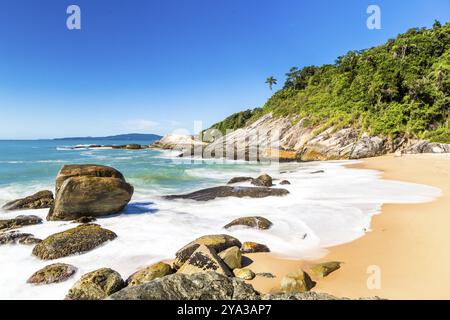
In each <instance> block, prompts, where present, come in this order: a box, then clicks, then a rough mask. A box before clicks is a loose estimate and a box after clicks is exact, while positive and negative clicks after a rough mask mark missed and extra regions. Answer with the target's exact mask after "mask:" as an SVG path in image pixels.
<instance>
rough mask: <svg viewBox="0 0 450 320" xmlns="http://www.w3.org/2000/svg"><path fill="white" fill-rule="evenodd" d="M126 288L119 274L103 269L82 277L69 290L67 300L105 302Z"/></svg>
mask: <svg viewBox="0 0 450 320" xmlns="http://www.w3.org/2000/svg"><path fill="white" fill-rule="evenodd" d="M124 287H125V282H124V281H123V280H122V277H121V276H120V274H119V273H118V272H116V271H114V270H112V269H109V268H102V269H98V270H95V271H92V272H89V273H87V274H85V275H84V276H82V277H81V279H80V280H78V281H77V282H76V283H75V284H74V286H73V287H72V288H71V289H70V290H69V293H68V294H67V296H66V300H103V299H105V298H106V297H108V296H109V295H111V294H113V293H115V292H117V291H119V290H121V289H122V288H124Z"/></svg>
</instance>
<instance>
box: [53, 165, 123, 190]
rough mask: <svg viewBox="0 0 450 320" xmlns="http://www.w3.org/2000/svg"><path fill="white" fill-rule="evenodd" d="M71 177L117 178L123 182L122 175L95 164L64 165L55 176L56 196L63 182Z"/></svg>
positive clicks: (114, 170) (112, 169)
mask: <svg viewBox="0 0 450 320" xmlns="http://www.w3.org/2000/svg"><path fill="white" fill-rule="evenodd" d="M72 177H98V178H117V179H120V180H123V181H125V178H124V177H123V175H122V173H120V172H119V171H118V170H116V169H114V168H112V167H107V166H101V165H95V164H80V165H65V166H63V167H62V168H61V170H60V171H59V173H58V175H57V176H56V195H57V194H58V192H59V189H61V186H62V184H63V183H64V181H66V180H67V179H69V178H72Z"/></svg>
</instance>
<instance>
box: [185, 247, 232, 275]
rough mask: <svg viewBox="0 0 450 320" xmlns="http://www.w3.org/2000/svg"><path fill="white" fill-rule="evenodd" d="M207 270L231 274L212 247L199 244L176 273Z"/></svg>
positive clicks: (192, 272)
mask: <svg viewBox="0 0 450 320" xmlns="http://www.w3.org/2000/svg"><path fill="white" fill-rule="evenodd" d="M208 271H214V272H217V273H220V274H223V275H224V276H231V275H232V273H231V271H230V269H229V268H228V266H227V265H226V264H225V263H224V262H223V261H222V259H221V258H220V257H219V256H218V255H217V253H216V252H215V251H214V249H211V248H208V247H207V246H205V245H203V244H201V245H200V246H199V247H198V248H197V250H195V251H194V253H193V254H192V255H191V256H190V257H189V259H188V260H187V261H186V262H185V263H184V264H183V265H182V266H181V268H180V269H179V270H178V271H177V273H183V274H194V273H199V272H208Z"/></svg>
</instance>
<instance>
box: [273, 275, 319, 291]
mask: <svg viewBox="0 0 450 320" xmlns="http://www.w3.org/2000/svg"><path fill="white" fill-rule="evenodd" d="M315 285H316V283H315V282H314V281H312V280H311V277H310V276H309V275H308V274H307V273H306V272H305V271H303V270H298V271H296V272H292V273H289V274H288V275H286V276H285V277H284V278H283V279H282V280H281V290H282V291H283V292H285V293H304V292H307V291H310V290H311V289H312V288H314V286H315Z"/></svg>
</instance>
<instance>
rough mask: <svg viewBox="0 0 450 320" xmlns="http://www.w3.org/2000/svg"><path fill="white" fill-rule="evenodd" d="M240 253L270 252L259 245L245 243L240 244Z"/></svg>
mask: <svg viewBox="0 0 450 320" xmlns="http://www.w3.org/2000/svg"><path fill="white" fill-rule="evenodd" d="M241 251H242V252H243V253H258V252H270V249H269V248H268V247H267V246H266V245H265V244H261V243H256V242H251V241H247V242H244V243H243V244H242V247H241Z"/></svg>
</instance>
